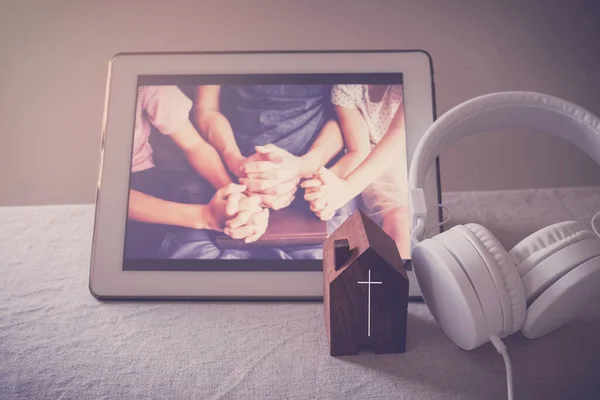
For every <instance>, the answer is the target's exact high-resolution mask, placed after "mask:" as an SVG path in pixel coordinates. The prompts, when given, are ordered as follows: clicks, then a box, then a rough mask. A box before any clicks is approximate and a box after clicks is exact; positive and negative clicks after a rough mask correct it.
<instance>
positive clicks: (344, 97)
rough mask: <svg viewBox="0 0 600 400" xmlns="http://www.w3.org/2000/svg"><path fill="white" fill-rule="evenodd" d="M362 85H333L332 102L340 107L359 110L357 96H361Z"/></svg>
mask: <svg viewBox="0 0 600 400" xmlns="http://www.w3.org/2000/svg"><path fill="white" fill-rule="evenodd" d="M360 90H361V85H333V89H331V102H332V103H333V104H334V105H336V106H340V107H346V108H357V104H356V99H357V94H360Z"/></svg>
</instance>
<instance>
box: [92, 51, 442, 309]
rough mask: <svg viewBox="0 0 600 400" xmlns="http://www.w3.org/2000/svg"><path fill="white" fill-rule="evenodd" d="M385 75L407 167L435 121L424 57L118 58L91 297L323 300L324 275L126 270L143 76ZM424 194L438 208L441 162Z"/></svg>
mask: <svg viewBox="0 0 600 400" xmlns="http://www.w3.org/2000/svg"><path fill="white" fill-rule="evenodd" d="M386 72H387V73H390V72H391V73H398V72H401V73H402V74H403V85H404V97H405V99H406V102H405V113H406V126H407V132H409V133H408V134H407V158H408V163H409V164H410V161H411V159H412V153H413V152H414V149H415V147H416V145H417V143H418V142H419V140H420V138H421V136H422V135H423V134H424V133H425V131H426V130H427V128H428V127H429V126H430V125H431V123H432V122H433V121H434V120H435V117H436V115H435V95H434V82H433V65H432V60H431V57H430V56H429V55H428V54H427V53H426V52H424V51H421V50H406V51H318V52H312V51H296V52H203V53H120V54H117V55H116V56H115V57H113V59H112V60H111V61H110V63H109V72H108V79H107V86H106V96H105V110H104V119H103V127H102V141H101V162H100V171H99V176H98V183H97V193H96V215H95V222H94V236H93V244H92V257H91V266H90V281H89V288H90V291H91V293H92V294H93V295H94V296H95V297H97V298H99V299H124V298H130V299H131V298H137V299H154V298H157V299H158V298H160V299H164V298H168V299H195V298H198V299H321V298H322V293H323V281H322V272H321V271H289V272H288V271H285V272H284V271H131V270H123V250H124V249H123V243H124V239H125V222H126V218H127V207H128V205H127V202H128V193H129V175H130V170H131V164H130V163H131V148H132V145H133V128H134V118H135V102H136V93H137V85H138V77H139V76H141V75H204V74H210V75H225V74H240V75H247V74H271V73H272V74H282V73H285V74H307V73H330V74H331V73H346V74H347V73H386ZM123 132H127V133H130V134H129V135H124V134H123ZM410 132H413V133H412V134H410ZM426 190H427V191H428V192H430V191H431V190H433V191H435V192H437V196H430V197H429V198H433V199H435V198H437V200H438V202H439V203H441V190H440V180H439V162H436V166H435V169H434V170H433V171H430V174H429V175H428V179H427V183H426ZM210 261H211V260H206V262H210ZM214 262H218V260H215V261H214ZM282 262H285V261H282Z"/></svg>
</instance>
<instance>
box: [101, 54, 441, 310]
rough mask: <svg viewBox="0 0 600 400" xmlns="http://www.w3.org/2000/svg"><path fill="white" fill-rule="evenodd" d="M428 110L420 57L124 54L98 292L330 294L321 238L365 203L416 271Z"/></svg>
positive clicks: (116, 78) (114, 83) (109, 120)
mask: <svg viewBox="0 0 600 400" xmlns="http://www.w3.org/2000/svg"><path fill="white" fill-rule="evenodd" d="M434 118H435V105H434V89H433V67H432V61H431V58H430V57H429V55H428V54H427V53H426V52H423V51H366V52H349V51H348V52H345V51H336V52H329V51H328V52H251V53H244V52H227V53H215V52H211V53H138V54H119V55H117V56H115V57H114V58H113V59H112V60H111V62H110V66H109V75H108V82H107V87H106V105H105V114H104V123H103V132H102V146H101V148H102V150H101V151H102V156H101V166H100V175H99V179H98V189H97V199H96V217H95V227H94V239H93V249H92V258H91V271H90V291H91V293H92V294H93V295H94V296H95V297H97V298H100V299H124V298H143V299H152V298H154V299H158V298H168V299H194V298H199V299H200V298H203V299H227V298H231V299H320V298H322V293H323V287H322V285H323V280H322V243H323V241H324V240H325V238H326V237H327V235H328V234H330V233H331V232H332V231H333V230H335V229H336V228H337V227H339V225H340V224H341V223H343V222H344V220H345V219H346V218H347V217H348V216H349V215H350V214H352V213H353V212H356V211H357V210H361V211H363V212H364V213H365V214H367V215H368V216H369V217H371V218H372V219H373V220H374V221H376V222H377V223H378V224H379V225H380V226H381V227H382V229H384V230H385V231H386V232H388V234H390V236H392V237H393V238H394V239H395V240H396V242H397V244H398V246H399V248H400V249H401V253H403V254H402V255H403V259H404V260H405V261H406V265H407V267H409V268H410V250H405V249H409V234H410V233H409V232H410V226H409V221H410V216H409V215H408V208H407V205H408V198H407V193H406V182H407V169H408V165H409V163H410V160H411V155H412V152H413V150H414V148H415V147H416V145H417V143H418V141H419V140H420V138H421V136H422V135H423V134H424V132H425V131H426V129H427V128H428V127H429V126H430V125H431V124H432V122H433V120H434ZM392 135H393V138H394V139H393V140H392V139H391V138H392ZM386 138H387V139H386ZM399 138H401V139H399ZM382 141H383V142H382ZM380 142H381V143H382V145H381V146H377V145H378V144H379V143H380ZM386 143H387V144H386ZM384 146H387V147H388V148H393V149H394V151H393V155H392V156H391V157H388V159H389V162H386V163H385V165H386V167H385V168H383V167H381V168H379V167H378V166H377V165H378V164H377V162H373V160H376V157H375V155H376V154H378V153H377V151H380V150H376V149H377V148H378V147H379V148H380V149H382V148H384ZM372 152H375V154H374V155H373V156H371V153H372ZM369 160H371V161H369ZM382 163H383V161H382ZM378 168H379V170H382V169H385V171H383V172H381V171H380V172H379V173H377V174H375V173H374V172H372V171H377V170H378ZM357 188H358V189H357ZM428 192H429V193H431V194H433V195H430V196H429V198H430V199H431V198H433V199H434V200H433V203H434V204H435V199H436V198H437V199H438V200H440V202H441V198H440V196H441V195H440V188H439V167H438V168H437V170H436V171H433V173H430V177H429V180H428ZM436 214H437V213H436ZM436 218H437V217H436ZM411 275H412V274H411ZM411 280H412V282H411V287H412V290H411V295H413V296H414V295H418V288H417V287H416V283H415V281H414V279H411Z"/></svg>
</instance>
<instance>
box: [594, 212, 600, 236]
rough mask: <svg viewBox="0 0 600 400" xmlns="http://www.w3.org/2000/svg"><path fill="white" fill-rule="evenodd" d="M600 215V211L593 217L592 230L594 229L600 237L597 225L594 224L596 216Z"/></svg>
mask: <svg viewBox="0 0 600 400" xmlns="http://www.w3.org/2000/svg"><path fill="white" fill-rule="evenodd" d="M599 215H600V212H597V213H596V214H594V216H593V217H592V230H593V231H594V233H595V234H596V236H598V237H600V233H598V230H597V229H596V227H595V226H594V221H595V220H596V218H597V217H598V216H599Z"/></svg>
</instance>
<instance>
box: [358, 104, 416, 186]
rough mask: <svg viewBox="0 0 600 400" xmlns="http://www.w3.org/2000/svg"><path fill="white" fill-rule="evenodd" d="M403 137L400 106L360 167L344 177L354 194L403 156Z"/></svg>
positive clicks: (402, 112)
mask: <svg viewBox="0 0 600 400" xmlns="http://www.w3.org/2000/svg"><path fill="white" fill-rule="evenodd" d="M405 136H406V134H405V125H404V107H403V106H402V105H401V106H400V107H398V111H396V115H394V118H393V119H392V122H391V123H390V126H389V128H388V130H387V132H386V133H385V135H383V137H382V138H381V140H380V141H379V143H377V145H376V146H375V147H374V148H373V150H371V153H369V155H368V156H367V157H366V158H365V159H364V160H363V161H362V162H361V163H360V165H359V166H358V167H357V168H356V169H355V170H354V171H352V172H351V173H350V174H349V175H347V176H346V181H348V183H349V184H350V186H352V187H353V188H354V189H355V191H356V192H358V193H361V192H362V191H363V190H364V189H365V188H366V187H367V186H368V185H369V184H370V183H371V182H372V181H373V180H375V179H377V178H378V177H379V176H381V174H383V173H384V172H385V171H387V170H388V169H389V168H390V167H391V166H392V165H393V164H394V162H395V161H396V158H397V157H399V156H402V155H404V154H405V150H406V138H405Z"/></svg>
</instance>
